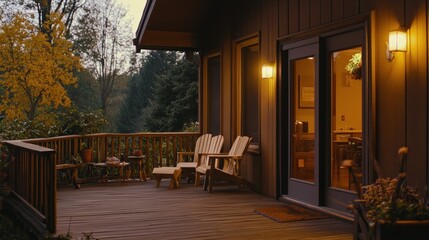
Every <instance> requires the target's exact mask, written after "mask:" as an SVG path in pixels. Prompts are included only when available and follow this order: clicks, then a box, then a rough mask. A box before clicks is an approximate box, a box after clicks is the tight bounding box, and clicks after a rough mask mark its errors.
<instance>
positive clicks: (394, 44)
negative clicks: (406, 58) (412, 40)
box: [388, 30, 407, 52]
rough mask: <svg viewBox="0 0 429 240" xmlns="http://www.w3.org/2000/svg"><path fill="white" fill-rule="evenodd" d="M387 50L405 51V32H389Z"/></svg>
mask: <svg viewBox="0 0 429 240" xmlns="http://www.w3.org/2000/svg"><path fill="white" fill-rule="evenodd" d="M388 48H389V49H388V50H389V52H405V51H407V32H405V31H403V30H394V31H390V32H389V45H388Z"/></svg>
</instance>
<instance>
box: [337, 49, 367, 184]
mask: <svg viewBox="0 0 429 240" xmlns="http://www.w3.org/2000/svg"><path fill="white" fill-rule="evenodd" d="M331 66H332V75H331V86H332V95H331V109H332V111H331V112H332V116H331V130H332V131H331V187H334V188H339V189H344V190H351V191H355V190H356V188H355V184H354V183H353V181H354V179H353V177H352V176H351V174H350V173H349V171H348V169H347V168H346V167H345V164H346V163H350V164H352V166H353V170H354V173H355V175H356V181H358V182H360V183H362V166H363V164H362V156H363V148H362V146H363V144H362V119H363V118H362V117H363V116H362V96H363V94H362V48H361V47H355V48H350V49H346V50H341V51H335V52H333V53H332V54H331Z"/></svg>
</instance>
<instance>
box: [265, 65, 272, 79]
mask: <svg viewBox="0 0 429 240" xmlns="http://www.w3.org/2000/svg"><path fill="white" fill-rule="evenodd" d="M273 73H274V70H273V66H270V65H267V64H264V65H262V78H272V77H273Z"/></svg>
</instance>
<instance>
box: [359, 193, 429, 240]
mask: <svg viewBox="0 0 429 240" xmlns="http://www.w3.org/2000/svg"><path fill="white" fill-rule="evenodd" d="M353 214H354V223H355V229H354V234H353V239H354V240H369V239H376V240H409V239H422V237H423V238H425V237H427V236H429V220H421V221H419V220H416V221H412V220H399V221H396V222H394V223H391V222H384V221H380V222H378V223H377V225H376V230H375V231H371V230H370V228H369V224H368V219H367V218H366V211H365V208H364V207H363V206H362V200H356V201H355V202H354V203H353Z"/></svg>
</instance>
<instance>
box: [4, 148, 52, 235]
mask: <svg viewBox="0 0 429 240" xmlns="http://www.w3.org/2000/svg"><path fill="white" fill-rule="evenodd" d="M5 143H6V145H7V146H8V148H9V155H10V156H9V157H10V166H9V174H10V175H9V184H10V186H11V188H12V191H11V193H10V195H9V196H8V197H7V199H6V201H5V202H6V204H7V207H6V209H7V210H9V211H12V212H13V213H14V214H15V215H16V216H17V217H18V219H20V220H21V221H23V223H24V226H32V228H31V231H32V232H33V233H34V234H35V235H36V236H37V237H38V238H42V237H43V236H44V235H45V233H46V232H47V231H49V232H52V233H54V232H55V231H56V173H55V161H54V159H53V157H54V153H55V151H54V150H52V149H49V148H45V147H41V146H37V145H34V144H29V143H25V142H22V141H6V142H5Z"/></svg>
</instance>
